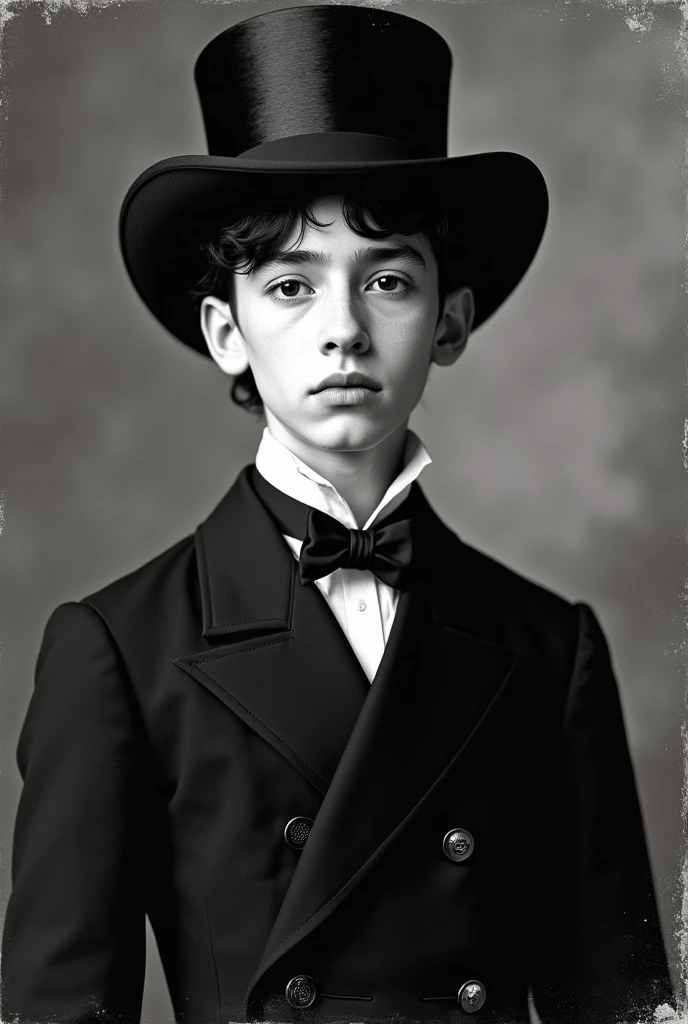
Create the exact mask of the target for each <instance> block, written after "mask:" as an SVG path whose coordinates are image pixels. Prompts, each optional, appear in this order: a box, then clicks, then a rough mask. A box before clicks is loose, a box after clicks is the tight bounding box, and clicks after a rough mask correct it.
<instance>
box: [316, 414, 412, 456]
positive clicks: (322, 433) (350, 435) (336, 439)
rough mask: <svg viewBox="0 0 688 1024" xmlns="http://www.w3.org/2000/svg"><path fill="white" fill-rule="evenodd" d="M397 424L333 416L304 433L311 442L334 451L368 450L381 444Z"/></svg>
mask: <svg viewBox="0 0 688 1024" xmlns="http://www.w3.org/2000/svg"><path fill="white" fill-rule="evenodd" d="M394 429H395V426H393V425H392V426H390V425H387V424H381V423H374V422H371V421H370V420H365V419H363V418H359V419H358V420H354V419H353V417H351V418H350V417H347V418H346V421H345V420H344V418H343V417H340V418H338V419H336V418H335V417H333V418H332V419H331V420H329V421H328V422H326V423H320V424H318V425H317V427H313V428H311V429H309V430H305V431H304V432H303V434H302V436H303V437H304V439H305V440H306V441H308V443H309V444H312V445H315V446H316V447H318V448H323V449H325V450H327V451H333V452H357V451H367V450H368V449H370V448H374V447H375V446H376V445H378V444H380V443H381V442H382V441H384V439H385V438H386V437H388V436H389V435H390V434H391V433H392V431H393V430H394Z"/></svg>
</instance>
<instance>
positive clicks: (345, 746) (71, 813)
mask: <svg viewBox="0 0 688 1024" xmlns="http://www.w3.org/2000/svg"><path fill="white" fill-rule="evenodd" d="M449 67H450V58H449V54H448V50H447V47H446V45H445V44H444V42H443V41H442V40H441V39H440V38H439V37H438V36H437V34H436V33H434V32H433V31H432V30H430V29H429V28H427V27H426V26H424V25H421V24H419V23H418V22H415V21H413V20H411V19H409V18H406V17H404V16H401V15H398V14H394V13H389V12H386V11H380V10H377V9H372V8H371V9H369V8H358V7H350V6H345V7H339V6H332V7H317V6H313V7H305V8H293V9H289V10H284V11H277V12H272V13H270V14H266V15H262V16H260V17H258V18H254V19H250V20H249V21H246V22H242V23H240V24H239V25H237V26H235V27H234V28H232V29H230V30H228V31H227V32H226V33H223V34H222V35H221V36H219V37H218V38H217V39H215V40H213V41H212V42H211V43H210V44H209V46H208V47H206V49H205V50H204V52H203V54H202V55H201V57H200V58H199V61H198V64H197V82H198V86H199V92H200V95H201V101H202V104H203V110H204V118H205V122H206V127H207V132H208V139H209V145H210V152H211V154H212V155H210V156H207V157H183V158H181V157H180V158H173V159H171V160H167V161H163V162H162V163H160V164H157V165H155V166H154V167H153V168H150V169H149V170H148V171H146V172H144V174H143V175H141V177H140V178H139V179H137V181H136V182H135V183H134V185H133V186H132V188H131V189H130V191H129V193H128V195H127V197H126V199H125V202H124V205H123V210H122V222H121V226H122V245H123V251H124V255H125V260H126V262H127V266H128V269H129V271H130V273H131V276H132V279H133V281H134V283H135V285H136V287H137V289H138V290H139V292H140V294H141V296H142V297H143V299H144V300H145V302H146V303H147V304H148V306H149V307H150V309H151V310H152V311H153V312H154V313H155V315H156V316H157V317H158V319H159V320H160V321H161V322H162V323H163V324H164V325H165V326H166V327H168V328H169V329H170V330H171V331H172V333H173V334H175V335H176V336H177V337H178V338H179V339H180V340H182V341H183V342H185V343H186V344H189V345H191V346H192V347H195V348H197V349H198V350H199V351H205V352H207V353H209V354H210V355H211V356H212V357H213V359H214V360H215V361H216V362H217V364H218V365H219V366H220V368H221V369H222V370H223V371H224V372H226V373H227V374H229V375H230V376H231V377H232V378H234V381H235V383H234V388H233V391H234V394H235V397H236V398H237V399H239V400H241V401H242V402H243V403H244V404H246V405H247V406H249V407H253V408H260V407H261V406H262V408H263V409H264V413H265V419H266V424H267V426H266V430H265V432H264V434H263V438H262V440H261V443H260V447H259V449H258V452H257V455H256V462H255V465H253V466H249V467H246V469H245V470H244V471H242V473H241V474H240V476H239V478H238V479H237V481H235V483H234V484H233V485H232V486H231V488H230V489H229V491H228V493H227V494H226V495H225V497H224V498H223V499H222V501H221V502H220V504H219V505H218V507H217V508H216V509H215V510H214V511H213V512H211V514H210V515H209V516H208V517H207V519H206V520H205V521H204V522H203V523H202V524H201V525H200V526H199V528H198V530H197V531H196V533H195V535H194V536H192V537H187V538H184V539H183V540H181V541H180V542H179V543H178V544H176V545H175V546H174V547H172V548H171V549H169V550H168V551H166V552H163V554H161V555H160V556H158V557H157V558H155V559H154V560H153V561H151V562H149V563H148V564H146V565H144V566H143V567H142V568H140V569H139V570H137V571H136V572H134V573H131V574H129V575H127V576H126V577H123V578H122V579H120V580H117V581H115V582H113V583H112V584H110V585H109V586H107V587H105V588H103V589H102V590H100V591H99V592H98V593H96V594H92V595H90V596H89V597H87V598H84V599H83V600H81V601H79V602H74V603H69V604H65V605H62V606H61V607H60V608H58V609H57V610H56V611H55V613H54V614H53V616H52V617H51V619H50V621H49V623H48V625H47V627H46V633H45V638H44V642H43V647H42V649H41V654H40V657H39V664H38V670H37V681H36V687H35V691H34V694H33V697H32V701H31V705H30V708H29V711H28V713H27V718H26V722H25V725H24V728H23V731H22V735H21V738H20V743H19V750H18V760H19V766H20V769H21V772H22V775H23V777H24V789H23V793H22V798H21V804H20V808H19V812H18V817H17V826H16V832H15V846H14V857H13V883H14V885H13V891H12V896H11V899H10V904H9V908H8V915H7V923H6V929H5V936H4V957H3V1005H2V1019H3V1020H15V1019H16V1020H18V1021H45V1022H47V1021H62V1022H66V1021H69V1022H73V1024H75V1022H79V1024H86V1022H89V1024H91V1022H93V1024H95V1022H96V1021H98V1022H106V1021H107V1022H110V1021H112V1022H114V1021H117V1022H119V1024H124V1022H129V1021H135V1020H138V1019H139V1016H140V1008H141V993H142V986H143V977H144V968H145V948H144V921H145V915H146V914H148V916H149V917H150V920H151V923H152V925H153V928H154V930H155V934H156V938H157V942H158V946H159V949H160V953H161V958H162V962H163V965H164V967H165V971H166V974H167V979H168V982H169V987H170V992H171V996H172V1002H173V1005H174V1008H175V1015H176V1019H177V1020H178V1021H179V1022H184V1024H207V1022H210V1021H212V1022H229V1021H244V1020H285V1021H300V1020H304V1021H306V1020H309V1021H314V1020H323V1021H326V1020H344V1021H358V1020H367V1019H371V1020H386V1019H392V1018H393V1019H395V1020H405V1021H415V1020H455V1019H459V1018H463V1015H464V1014H473V1013H477V1014H478V1019H482V1020H485V1021H489V1022H492V1024H497V1022H527V1021H528V1019H529V1009H528V993H529V990H531V991H532V995H533V999H534V1003H535V1006H536V1008H537V1011H538V1013H539V1014H540V1017H541V1018H542V1020H543V1022H544V1024H547V1022H549V1021H562V1022H563V1021H576V1022H580V1024H583V1022H586V1024H588V1022H590V1024H595V1022H603V1021H604V1022H612V1021H630V1020H631V1019H633V1020H636V1019H637V1017H639V1016H642V1015H648V1014H651V1011H652V1010H653V1009H654V1008H655V1007H656V1006H657V1005H659V1004H661V1003H663V1002H666V1001H668V1000H670V999H671V989H670V984H669V980H668V973H667V967H666V961H665V954H664V948H663V944H662V938H661V932H660V927H659V922H658V918H657V911H656V906H655V901H654V894H653V888H652V878H651V873H650V867H649V863H648V857H647V850H646V845H645V838H644V835H643V827H642V821H641V815H640V810H639V806H638V800H637V794H636V790H635V784H634V779H633V770H632V766H631V761H630V758H629V753H628V746H627V742H626V737H625V733H624V725H623V718H622V714H621V709H620V704H619V697H618V692H617V687H616V683H615V680H614V676H613V673H612V668H611V664H610V659H609V653H608V650H607V647H606V644H605V640H604V637H603V634H602V632H601V630H600V626H599V624H598V622H597V620H596V618H595V616H594V614H593V612H592V610H591V609H590V608H589V607H587V606H586V605H584V604H580V603H578V604H571V603H570V602H568V601H566V600H565V599H564V598H562V597H559V596H557V595H555V594H553V593H551V592H550V591H548V590H546V589H544V588H542V587H540V586H538V585H537V584H535V583H533V582H530V581H528V580H526V579H524V578H522V577H521V576H519V575H517V574H516V573H515V572H513V571H511V570H510V569H508V568H506V567H504V566H502V565H500V564H499V563H497V562H496V561H494V560H493V559H491V558H490V557H489V556H487V555H485V554H482V553H480V552H478V551H476V550H475V549H472V548H470V547H469V546H468V545H466V544H464V543H463V542H462V541H461V540H460V539H459V538H458V537H457V536H456V535H455V534H454V533H452V532H451V531H450V530H449V529H448V528H447V527H446V526H445V525H444V524H443V523H442V522H441V521H440V520H439V519H438V517H437V516H436V514H435V513H434V512H433V510H432V509H431V507H430V506H429V504H428V503H427V501H426V500H425V498H424V496H423V493H422V491H421V490H420V488H419V486H418V484H417V483H416V480H417V478H418V476H419V474H420V472H421V471H422V469H423V467H424V466H425V465H426V464H427V462H428V461H429V456H428V455H427V453H426V451H425V449H424V447H423V445H422V443H421V442H420V440H419V439H418V438H417V437H416V436H415V435H414V434H412V433H411V432H410V431H409V430H408V420H409V416H410V414H411V412H412V411H413V409H414V407H415V406H416V404H417V402H418V400H419V398H420V396H421V394H422V392H423V388H424V385H425V382H426V379H427V375H428V371H429V369H430V367H431V365H432V366H439V367H442V366H450V365H451V364H453V363H454V362H455V361H456V360H457V358H458V357H459V355H460V354H461V353H462V351H463V350H464V349H465V346H466V344H467V341H468V338H469V334H470V332H471V331H472V330H475V328H476V327H477V326H479V324H480V323H482V322H483V321H484V320H485V319H486V318H487V317H488V316H489V315H490V314H491V313H492V312H493V311H494V310H495V309H496V308H497V307H498V306H499V305H500V304H501V302H503V301H504V299H505V298H506V297H507V296H508V295H509V293H510V292H511V291H512V290H513V288H514V287H515V286H516V284H517V283H518V281H519V280H520V278H521V277H522V275H523V273H524V272H525V270H526V269H527V267H528V265H529V263H530V262H531V260H532V258H533V256H534V254H535V251H536V249H537V246H538V244H539V241H540V238H541V235H542V231H543V229H544V223H545V218H546V210H547V196H546V190H545V187H544V183H543V181H542V177H541V175H540V174H539V172H538V171H537V169H536V168H535V167H534V166H533V165H532V164H531V163H530V161H528V160H526V159H525V158H523V157H519V156H516V155H514V154H507V153H496V154H495V153H488V154H479V155H475V156H471V157H468V156H467V157H456V158H452V159H447V158H446V155H445V153H446V113H447V96H448V80H449ZM204 243H205V244H204ZM204 261H205V262H204Z"/></svg>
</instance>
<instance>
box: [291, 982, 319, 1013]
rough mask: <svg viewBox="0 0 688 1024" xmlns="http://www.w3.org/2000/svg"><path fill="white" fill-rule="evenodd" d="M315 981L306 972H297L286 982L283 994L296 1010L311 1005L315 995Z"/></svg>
mask: <svg viewBox="0 0 688 1024" xmlns="http://www.w3.org/2000/svg"><path fill="white" fill-rule="evenodd" d="M317 994H318V993H317V989H316V987H315V982H314V981H313V979H312V978H310V977H309V976H308V975H307V974H297V975H296V977H295V978H292V979H291V981H288V982H287V987H286V990H285V995H286V997H287V1002H288V1003H289V1005H290V1006H293V1007H294V1008H295V1009H297V1010H305V1009H306V1008H307V1007H308V1006H312V1005H313V1003H314V1002H315V997H316V995H317Z"/></svg>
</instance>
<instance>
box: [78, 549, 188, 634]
mask: <svg viewBox="0 0 688 1024" xmlns="http://www.w3.org/2000/svg"><path fill="white" fill-rule="evenodd" d="M197 591H198V576H197V572H196V553H195V545H194V534H193V533H190V534H187V535H186V536H185V537H182V538H181V539H180V540H178V541H176V542H175V543H174V544H172V545H170V546H169V547H168V548H166V549H165V550H164V551H161V552H160V553H159V554H157V555H155V556H154V557H153V558H150V559H148V560H147V561H146V562H144V563H143V564H142V565H139V566H138V567H137V568H135V569H133V570H131V571H130V572H127V573H125V574H124V575H122V576H120V577H118V578H117V579H114V580H111V581H110V582H108V583H107V584H105V585H104V586H102V587H100V588H99V589H98V590H95V591H92V592H91V593H90V594H86V595H85V596H84V597H82V598H81V602H80V603H81V604H85V605H89V606H90V607H91V608H93V609H94V610H95V611H96V612H98V614H99V615H100V616H101V618H102V619H103V620H104V621H105V622H106V624H107V626H108V627H109V629H110V631H111V632H112V633H113V634H114V635H117V634H118V633H120V632H122V631H124V632H126V631H127V629H128V628H130V627H131V624H132V623H133V622H136V621H139V622H142V623H143V622H146V623H147V624H148V626H150V624H151V620H157V621H158V622H163V621H168V622H169V621H174V619H175V617H176V615H177V614H178V609H179V606H180V602H181V601H182V600H183V601H187V600H188V599H189V598H190V599H191V600H192V601H193V600H194V597H195V599H196V600H200V596H199V595H198V594H197Z"/></svg>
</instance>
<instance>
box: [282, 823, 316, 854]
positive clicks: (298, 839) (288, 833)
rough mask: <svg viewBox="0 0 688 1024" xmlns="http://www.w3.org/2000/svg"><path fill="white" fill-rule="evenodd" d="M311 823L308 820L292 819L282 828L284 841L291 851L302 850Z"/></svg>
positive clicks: (311, 825)
mask: <svg viewBox="0 0 688 1024" xmlns="http://www.w3.org/2000/svg"><path fill="white" fill-rule="evenodd" d="M312 828H313V822H312V821H311V819H310V818H292V819H291V821H288V822H287V824H286V825H285V827H284V841H285V843H286V844H287V846H291V848H292V850H303V848H304V846H305V845H306V840H307V839H308V837H309V835H310V833H311V829H312Z"/></svg>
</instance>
